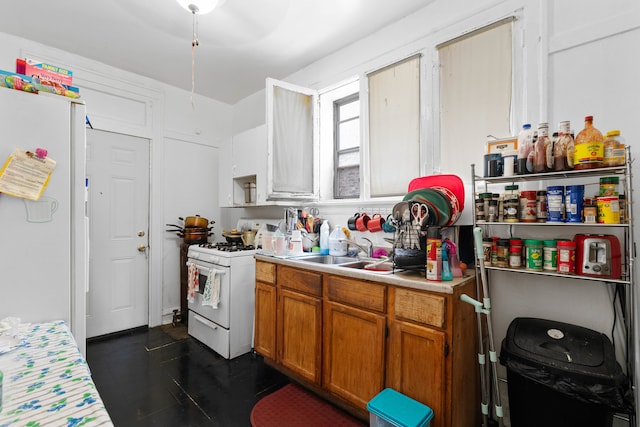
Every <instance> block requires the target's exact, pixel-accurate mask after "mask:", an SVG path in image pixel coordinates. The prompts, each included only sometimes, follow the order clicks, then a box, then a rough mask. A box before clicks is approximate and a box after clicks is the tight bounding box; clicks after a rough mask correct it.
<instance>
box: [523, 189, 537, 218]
mask: <svg viewBox="0 0 640 427" xmlns="http://www.w3.org/2000/svg"><path fill="white" fill-rule="evenodd" d="M536 197H537V196H536V192H535V191H522V192H521V193H520V222H536V217H537V213H536Z"/></svg>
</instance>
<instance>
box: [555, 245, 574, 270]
mask: <svg viewBox="0 0 640 427" xmlns="http://www.w3.org/2000/svg"><path fill="white" fill-rule="evenodd" d="M557 247H558V273H564V274H572V273H575V272H576V242H573V241H568V240H559V241H558V242H557Z"/></svg>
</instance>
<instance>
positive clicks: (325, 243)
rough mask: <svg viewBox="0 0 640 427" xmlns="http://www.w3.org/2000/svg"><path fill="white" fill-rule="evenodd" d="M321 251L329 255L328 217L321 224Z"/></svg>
mask: <svg viewBox="0 0 640 427" xmlns="http://www.w3.org/2000/svg"><path fill="white" fill-rule="evenodd" d="M320 253H321V254H322V255H329V221H327V220H326V219H325V220H324V221H323V222H322V225H321V226H320Z"/></svg>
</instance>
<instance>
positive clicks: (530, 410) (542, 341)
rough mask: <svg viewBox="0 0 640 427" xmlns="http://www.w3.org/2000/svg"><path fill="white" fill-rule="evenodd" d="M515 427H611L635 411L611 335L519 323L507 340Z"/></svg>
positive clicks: (505, 361) (503, 355)
mask: <svg viewBox="0 0 640 427" xmlns="http://www.w3.org/2000/svg"><path fill="white" fill-rule="evenodd" d="M500 363H501V364H502V365H504V366H506V368H507V383H508V390H509V414H510V419H511V426H512V427H529V426H531V427H540V426H545V427H552V426H558V427H573V426H576V427H578V426H580V427H585V426H589V427H600V426H602V427H608V426H611V424H612V421H613V413H614V412H618V413H630V412H631V411H632V402H633V399H632V393H631V391H630V388H629V382H628V379H627V377H626V376H625V375H624V373H623V372H622V369H621V368H620V365H619V364H618V363H617V362H616V358H615V351H614V348H613V345H612V344H611V341H610V340H609V338H607V336H606V335H604V334H601V333H599V332H596V331H593V330H591V329H587V328H583V327H581V326H576V325H570V324H567V323H561V322H555V321H552V320H545V319H535V318H516V319H514V320H513V321H512V322H511V324H510V325H509V328H508V330H507V336H506V337H505V339H504V340H503V341H502V349H501V352H500Z"/></svg>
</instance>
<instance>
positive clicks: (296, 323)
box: [254, 261, 481, 427]
mask: <svg viewBox="0 0 640 427" xmlns="http://www.w3.org/2000/svg"><path fill="white" fill-rule="evenodd" d="M263 264H264V265H263ZM269 265H271V266H272V267H273V269H269V268H266V267H267V266H269ZM256 268H257V270H256V280H257V282H256V320H255V322H256V323H255V324H256V338H255V346H254V348H255V350H256V351H257V352H258V353H260V354H262V355H263V356H264V357H265V360H266V361H267V362H268V363H270V364H271V365H272V366H274V367H276V368H277V369H280V370H281V371H282V372H284V373H285V374H287V375H290V376H291V377H292V378H294V379H295V380H296V381H298V382H300V383H301V384H303V385H307V386H308V387H309V388H310V389H311V390H313V391H314V392H316V393H318V394H320V395H321V396H322V397H323V398H326V399H329V400H332V401H333V402H334V403H336V404H337V405H338V406H340V407H342V408H343V409H346V410H348V411H349V412H351V413H352V414H354V415H356V416H358V417H360V418H362V419H363V420H365V419H367V418H368V412H367V410H366V405H367V403H368V402H369V400H371V399H372V398H373V397H374V396H375V395H376V394H377V393H379V392H380V391H381V390H383V389H384V388H386V387H390V388H393V389H395V390H397V391H399V392H401V393H403V394H405V395H407V396H409V397H411V398H413V399H415V400H417V401H419V402H422V403H424V404H426V405H427V406H429V407H430V408H431V409H432V410H433V411H434V419H433V420H432V421H431V424H430V426H431V427H475V426H478V425H480V423H481V419H480V418H481V417H480V386H479V380H478V376H479V375H478V361H477V337H476V336H475V334H476V332H477V325H476V323H475V322H476V316H475V312H474V310H473V307H471V306H470V305H469V304H465V303H463V302H461V301H460V294H462V293H465V294H467V295H469V296H471V297H475V289H476V287H475V279H474V278H472V277H471V278H468V279H466V280H465V281H463V282H461V283H457V284H456V286H453V287H452V292H451V293H444V292H443V293H439V292H430V291H426V290H418V289H413V288H408V287H400V286H395V285H387V284H385V283H384V282H378V281H375V280H374V281H366V280H359V279H354V278H349V277H345V276H341V275H336V274H328V273H320V272H317V271H312V270H305V269H300V268H295V267H292V266H288V265H282V264H277V265H276V264H271V263H268V262H264V261H258V262H256ZM258 270H261V271H262V273H264V274H259V271H258ZM273 328H275V336H274V333H273V330H274V329H273ZM274 340H275V343H274ZM274 348H275V354H274ZM274 357H275V359H274Z"/></svg>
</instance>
